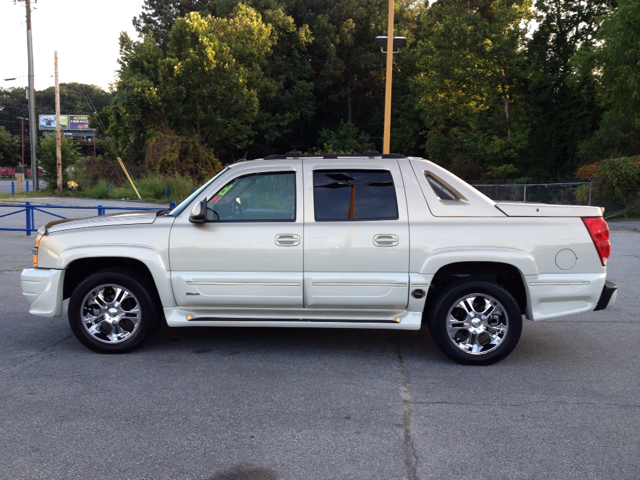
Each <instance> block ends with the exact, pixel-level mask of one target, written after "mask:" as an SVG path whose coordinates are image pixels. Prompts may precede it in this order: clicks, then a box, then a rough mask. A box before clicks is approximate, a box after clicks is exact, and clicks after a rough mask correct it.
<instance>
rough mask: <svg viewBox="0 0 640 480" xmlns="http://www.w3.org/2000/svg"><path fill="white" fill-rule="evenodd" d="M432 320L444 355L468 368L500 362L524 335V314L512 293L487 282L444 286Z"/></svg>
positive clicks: (431, 325) (432, 307) (471, 281)
mask: <svg viewBox="0 0 640 480" xmlns="http://www.w3.org/2000/svg"><path fill="white" fill-rule="evenodd" d="M428 321H429V330H430V331H431V335H432V336H433V338H434V340H435V341H436V343H437V344H438V346H439V347H440V349H441V350H442V352H443V353H444V354H445V355H447V356H448V357H449V358H451V359H452V360H455V361H456V362H458V363H462V364H466V365H491V364H492V363H496V362H499V361H500V360H502V359H503V358H505V357H506V356H507V355H509V354H510V353H511V351H512V350H513V349H514V348H515V346H516V345H517V344H518V340H519V339H520V334H521V332H522V314H521V312H520V308H519V307H518V303H517V302H516V301H515V299H514V298H513V296H512V295H511V293H509V292H508V291H507V290H506V289H504V288H503V287H502V286H500V285H498V284H496V283H492V282H488V281H485V280H462V281H459V282H456V283H454V284H452V285H451V286H446V287H444V289H443V290H442V292H441V293H439V294H437V295H436V298H435V299H434V301H433V302H432V303H431V308H430V311H429V320H428Z"/></svg>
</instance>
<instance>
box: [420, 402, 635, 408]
mask: <svg viewBox="0 0 640 480" xmlns="http://www.w3.org/2000/svg"><path fill="white" fill-rule="evenodd" d="M410 403H412V404H414V405H464V406H472V407H525V406H527V405H537V404H541V403H556V404H563V405H602V406H607V407H633V408H640V405H634V404H628V403H609V402H567V401H563V400H538V401H536V402H525V403H472V402H447V401H444V400H442V401H435V402H410Z"/></svg>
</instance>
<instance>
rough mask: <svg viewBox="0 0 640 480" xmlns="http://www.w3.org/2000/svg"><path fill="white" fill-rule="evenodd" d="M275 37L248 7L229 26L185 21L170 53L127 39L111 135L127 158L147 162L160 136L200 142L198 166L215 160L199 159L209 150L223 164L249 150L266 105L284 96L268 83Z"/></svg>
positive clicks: (175, 31) (150, 42)
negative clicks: (269, 98) (273, 95)
mask: <svg viewBox="0 0 640 480" xmlns="http://www.w3.org/2000/svg"><path fill="white" fill-rule="evenodd" d="M271 33H272V26H271V25H269V24H265V23H264V22H263V21H262V19H261V16H260V15H259V14H258V13H257V12H256V11H255V10H253V9H251V8H249V7H246V6H244V5H242V4H240V5H238V6H237V7H236V8H235V9H234V11H233V13H232V14H231V15H230V16H229V17H228V18H219V17H212V16H206V17H202V16H201V15H200V14H198V13H190V14H188V15H187V16H185V17H183V18H179V19H178V20H177V21H176V22H175V24H174V25H173V27H172V29H171V33H170V35H169V43H168V49H167V51H166V53H165V52H164V51H163V50H162V48H161V47H160V46H159V45H158V43H157V42H156V41H155V39H154V38H153V37H152V36H151V35H147V36H144V37H143V39H142V41H140V42H134V41H132V40H131V39H130V38H129V37H128V36H127V35H126V34H123V35H122V36H121V58H120V65H121V69H120V81H119V82H118V84H117V86H116V92H115V96H114V101H113V104H112V106H111V127H110V132H111V133H112V135H113V136H114V137H116V138H117V139H118V141H119V144H120V148H121V149H122V151H123V153H124V154H125V155H126V156H127V158H128V159H129V160H134V161H137V162H141V161H142V159H143V158H145V155H146V151H147V142H148V141H149V140H150V139H153V138H155V137H158V136H178V137H184V138H185V139H195V141H196V145H197V148H195V149H190V151H192V152H194V154H195V155H197V156H198V158H197V159H196V161H202V159H204V158H211V155H209V154H203V155H201V156H200V155H198V152H199V151H200V150H199V149H200V148H201V147H202V148H206V149H208V150H209V151H210V152H213V155H214V156H215V157H220V156H226V157H231V155H230V151H231V150H232V149H241V148H244V147H246V146H247V145H248V144H249V143H250V142H251V139H252V136H253V135H254V133H255V132H254V129H253V127H254V125H255V122H256V119H257V117H258V112H259V104H260V102H259V100H260V98H261V97H264V96H266V95H267V94H266V93H265V92H277V88H275V87H274V84H273V80H272V79H269V78H266V77H265V76H264V75H263V69H264V67H265V65H266V63H267V61H268V58H269V56H270V55H271V52H272V50H271V47H272V45H273V37H272V36H271ZM180 141H182V140H180ZM165 143H166V142H165ZM162 144H164V143H162ZM159 145H160V144H159ZM172 148H173V147H172ZM147 159H149V157H147Z"/></svg>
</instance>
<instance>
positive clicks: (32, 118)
mask: <svg viewBox="0 0 640 480" xmlns="http://www.w3.org/2000/svg"><path fill="white" fill-rule="evenodd" d="M24 2H25V5H26V8H27V54H28V57H29V130H30V132H31V172H32V173H31V174H32V175H33V189H34V190H40V185H39V182H38V164H37V162H36V142H37V136H36V135H37V134H36V98H35V97H36V95H35V86H34V76H35V74H34V71H33V42H32V40H31V0H24Z"/></svg>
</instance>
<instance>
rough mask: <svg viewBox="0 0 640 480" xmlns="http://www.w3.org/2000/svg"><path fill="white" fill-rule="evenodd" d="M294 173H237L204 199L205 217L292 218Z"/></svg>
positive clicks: (231, 219) (235, 218)
mask: <svg viewBox="0 0 640 480" xmlns="http://www.w3.org/2000/svg"><path fill="white" fill-rule="evenodd" d="M295 219H296V174H295V172H284V173H256V174H251V175H244V176H242V177H237V178H234V179H233V180H231V181H230V182H229V183H227V184H226V185H225V186H224V187H222V188H221V189H220V190H218V192H217V193H216V194H215V195H214V196H213V197H211V198H210V199H209V201H208V202H207V220H212V221H216V220H217V221H222V222H224V221H232V222H275V221H277V222H294V221H295Z"/></svg>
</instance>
